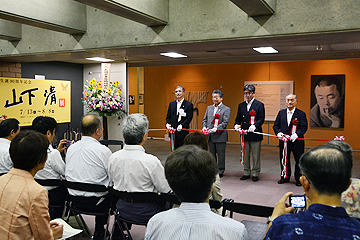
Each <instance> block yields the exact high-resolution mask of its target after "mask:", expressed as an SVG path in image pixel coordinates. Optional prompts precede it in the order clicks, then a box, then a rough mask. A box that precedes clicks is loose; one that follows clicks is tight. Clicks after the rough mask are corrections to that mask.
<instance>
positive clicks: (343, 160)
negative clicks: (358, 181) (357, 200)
mask: <svg viewBox="0 0 360 240" xmlns="http://www.w3.org/2000/svg"><path fill="white" fill-rule="evenodd" d="M299 165H300V170H301V172H302V176H301V177H300V183H301V184H302V186H303V188H304V191H305V195H306V196H307V198H308V199H309V201H308V202H309V204H310V207H309V208H308V210H307V211H304V212H300V213H297V214H286V213H290V212H292V211H293V210H294V208H293V207H290V206H288V205H287V204H286V201H287V199H288V197H289V196H290V195H292V193H291V192H288V193H286V194H285V195H284V196H283V197H282V198H281V200H280V201H279V202H278V203H277V204H276V205H275V209H274V211H273V213H272V215H271V217H269V219H268V220H269V230H268V232H267V234H266V236H265V239H266V240H270V239H295V238H296V239H321V240H322V239H335V238H336V239H359V238H360V222H359V221H357V220H355V219H352V218H350V217H349V215H348V214H347V213H346V211H345V209H344V208H342V207H341V193H342V192H343V191H345V190H346V189H347V188H348V186H349V184H350V182H351V180H350V177H351V170H352V165H353V164H352V159H351V158H349V157H348V156H347V155H345V154H344V153H343V152H341V151H339V150H338V149H336V148H332V147H330V146H326V145H324V146H320V147H317V148H314V149H312V150H310V151H309V152H307V153H305V154H304V155H303V156H302V157H301V158H300V164H299ZM272 221H273V222H272Z"/></svg>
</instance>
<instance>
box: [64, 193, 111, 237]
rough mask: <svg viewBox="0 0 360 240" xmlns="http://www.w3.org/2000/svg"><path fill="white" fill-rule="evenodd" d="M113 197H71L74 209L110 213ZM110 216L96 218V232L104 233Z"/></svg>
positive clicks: (108, 195)
mask: <svg viewBox="0 0 360 240" xmlns="http://www.w3.org/2000/svg"><path fill="white" fill-rule="evenodd" d="M111 199H112V195H110V194H107V195H105V196H102V197H80V196H71V201H72V204H73V206H74V207H76V208H77V209H79V210H82V211H88V212H95V213H100V212H108V211H109V208H110V204H111ZM107 218H108V216H107V215H106V216H95V231H104V225H105V224H106V222H107Z"/></svg>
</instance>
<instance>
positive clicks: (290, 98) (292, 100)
mask: <svg viewBox="0 0 360 240" xmlns="http://www.w3.org/2000/svg"><path fill="white" fill-rule="evenodd" d="M285 103H286V107H287V108H288V109H289V110H290V111H292V110H293V109H294V107H296V105H297V97H296V95H295V94H292V93H290V94H289V95H287V96H286V97H285Z"/></svg>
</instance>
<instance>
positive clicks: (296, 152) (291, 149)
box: [280, 141, 304, 182]
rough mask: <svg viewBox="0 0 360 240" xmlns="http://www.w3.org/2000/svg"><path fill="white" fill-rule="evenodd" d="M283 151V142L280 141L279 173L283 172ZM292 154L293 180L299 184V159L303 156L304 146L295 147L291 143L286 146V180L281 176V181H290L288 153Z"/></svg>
mask: <svg viewBox="0 0 360 240" xmlns="http://www.w3.org/2000/svg"><path fill="white" fill-rule="evenodd" d="M283 149H284V142H283V141H280V167H281V172H282V171H283V165H282V163H281V160H282V157H283ZM291 152H292V153H293V155H294V158H295V180H296V182H299V179H300V176H301V173H300V168H299V160H300V157H301V156H302V155H303V154H304V145H302V146H301V145H300V146H299V145H295V146H294V144H293V143H291V142H288V144H287V160H286V161H287V166H286V171H287V178H284V176H281V179H286V180H290V177H291V163H290V153H291Z"/></svg>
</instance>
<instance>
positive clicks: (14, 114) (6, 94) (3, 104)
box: [0, 77, 71, 126]
mask: <svg viewBox="0 0 360 240" xmlns="http://www.w3.org/2000/svg"><path fill="white" fill-rule="evenodd" d="M70 107H71V82H70V81H65V80H37V79H25V78H7V77H0V115H5V116H6V117H8V118H16V119H17V120H19V122H20V125H21V126H30V125H31V123H32V121H33V119H34V118H36V117H37V116H48V117H53V118H55V119H56V121H57V122H58V123H66V122H70V120H71V115H70V113H71V108H70Z"/></svg>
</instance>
